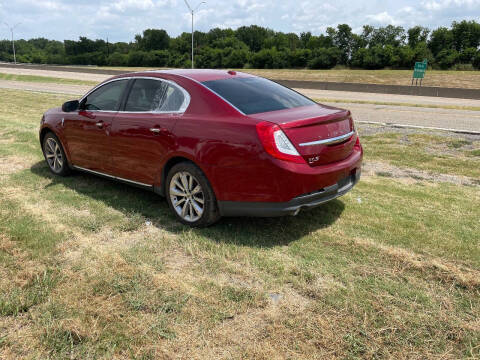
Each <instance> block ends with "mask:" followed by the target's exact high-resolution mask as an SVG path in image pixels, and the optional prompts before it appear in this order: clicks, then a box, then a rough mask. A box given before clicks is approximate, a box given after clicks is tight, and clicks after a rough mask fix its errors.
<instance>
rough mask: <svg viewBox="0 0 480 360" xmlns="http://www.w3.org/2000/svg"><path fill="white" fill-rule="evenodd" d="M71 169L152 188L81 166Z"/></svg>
mask: <svg viewBox="0 0 480 360" xmlns="http://www.w3.org/2000/svg"><path fill="white" fill-rule="evenodd" d="M73 167H74V168H75V169H78V170H81V171H85V172H88V173H91V174H95V175H100V176H105V177H108V178H110V179H114V180H120V181H125V182H128V183H131V184H135V185H140V186H145V187H152V186H153V185H149V184H144V183H141V182H138V181H133V180H128V179H124V178H121V177H118V176H112V175H108V174H105V173H102V172H100V171H95V170H90V169H86V168H83V167H81V166H76V165H73Z"/></svg>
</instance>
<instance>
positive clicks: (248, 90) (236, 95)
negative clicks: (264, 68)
mask: <svg viewBox="0 0 480 360" xmlns="http://www.w3.org/2000/svg"><path fill="white" fill-rule="evenodd" d="M203 85H205V86H206V87H208V88H209V89H210V90H212V91H214V92H215V93H217V94H218V95H220V96H221V97H223V98H224V99H225V100H227V101H228V102H229V103H230V104H232V105H233V106H235V107H236V108H237V109H239V110H240V111H242V112H243V113H244V114H247V115H250V114H258V113H263V112H269V111H276V110H284V109H292V108H296V107H301V106H308V105H314V104H315V102H313V101H312V100H310V99H308V98H306V97H305V96H303V95H300V94H299V93H297V92H295V91H293V90H291V89H289V88H287V87H285V86H282V85H280V84H277V83H275V82H273V81H270V80H267V79H263V78H257V77H247V78H239V77H237V78H231V79H221V80H212V81H205V82H203Z"/></svg>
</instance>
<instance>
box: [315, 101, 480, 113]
mask: <svg viewBox="0 0 480 360" xmlns="http://www.w3.org/2000/svg"><path fill="white" fill-rule="evenodd" d="M313 100H315V101H316V102H319V103H341V104H372V105H386V106H410V107H422V108H430V109H448V110H470V111H480V106H457V105H436V104H424V103H422V104H418V103H408V102H394V101H371V100H353V99H332V98H314V99H313Z"/></svg>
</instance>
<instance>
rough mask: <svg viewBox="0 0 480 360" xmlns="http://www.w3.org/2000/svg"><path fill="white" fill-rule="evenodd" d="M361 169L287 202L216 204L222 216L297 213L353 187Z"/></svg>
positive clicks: (225, 202)
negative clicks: (329, 184)
mask: <svg viewBox="0 0 480 360" xmlns="http://www.w3.org/2000/svg"><path fill="white" fill-rule="evenodd" d="M360 174H361V171H360V169H358V170H357V171H356V172H355V173H353V174H351V175H349V176H348V177H346V178H343V179H341V180H340V181H339V182H338V183H336V184H334V185H331V186H327V187H325V188H323V189H320V190H318V191H315V192H312V193H309V194H304V195H301V196H298V197H296V198H293V199H292V200H290V201H288V202H280V203H276V202H239V201H219V202H218V206H219V210H220V214H221V215H222V216H252V217H276V216H284V215H297V214H298V212H299V211H301V210H307V209H311V208H314V207H316V206H319V205H321V204H323V203H326V202H328V201H331V200H334V199H336V198H338V197H340V196H342V195H345V194H346V193H347V192H349V191H350V190H352V189H353V187H354V186H355V185H356V184H357V183H358V181H359V180H360Z"/></svg>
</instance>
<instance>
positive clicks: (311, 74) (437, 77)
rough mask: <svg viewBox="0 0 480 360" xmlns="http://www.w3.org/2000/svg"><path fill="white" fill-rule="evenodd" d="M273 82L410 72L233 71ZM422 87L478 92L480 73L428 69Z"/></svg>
mask: <svg viewBox="0 0 480 360" xmlns="http://www.w3.org/2000/svg"><path fill="white" fill-rule="evenodd" d="M105 69H113V70H124V71H142V70H152V69H153V68H128V67H105ZM236 70H238V71H244V72H248V73H251V74H254V75H258V76H262V77H266V78H268V79H273V80H299V81H301V80H306V81H329V82H347V83H348V82H349V83H363V84H386V85H410V84H411V82H412V74H413V70H411V71H410V70H350V69H341V70H340V69H338V70H337V69H332V70H299V69H274V70H272V69H236ZM423 86H439V87H453V88H465V89H480V71H450V70H428V71H427V74H426V77H425V79H424V81H423Z"/></svg>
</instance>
